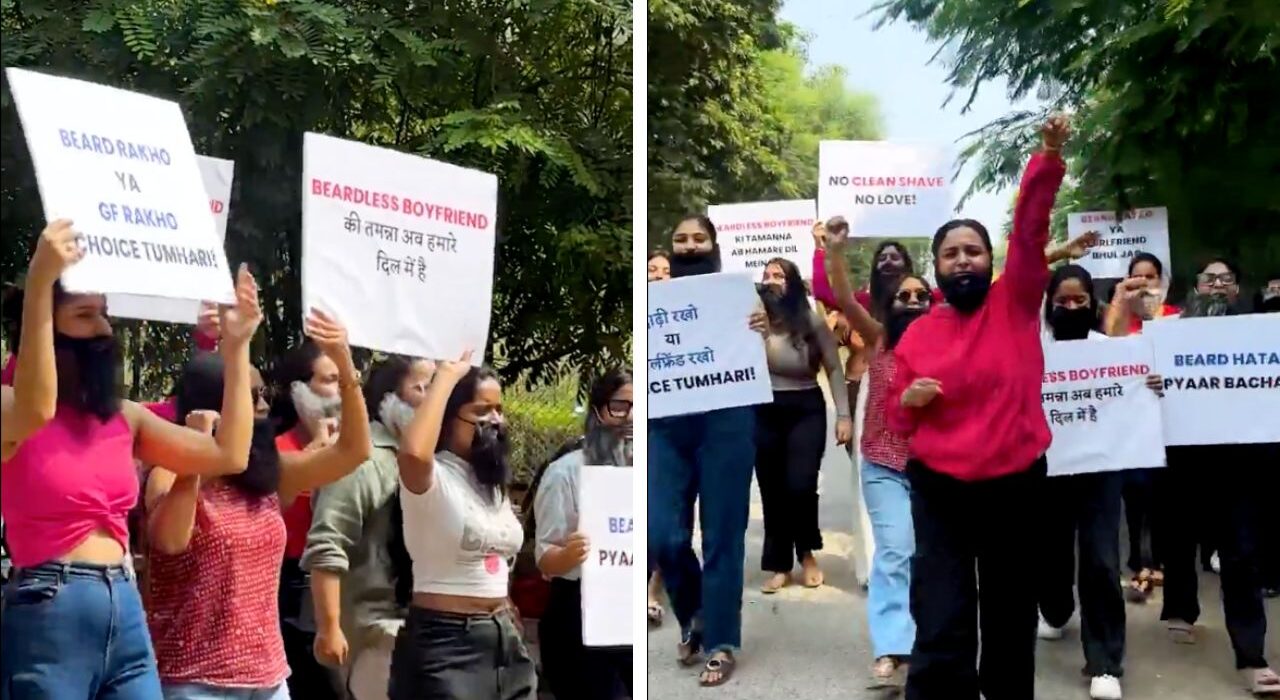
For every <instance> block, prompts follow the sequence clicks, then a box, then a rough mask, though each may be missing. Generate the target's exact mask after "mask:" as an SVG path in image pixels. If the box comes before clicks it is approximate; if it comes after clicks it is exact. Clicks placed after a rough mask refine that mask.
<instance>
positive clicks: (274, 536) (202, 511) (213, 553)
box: [147, 481, 289, 688]
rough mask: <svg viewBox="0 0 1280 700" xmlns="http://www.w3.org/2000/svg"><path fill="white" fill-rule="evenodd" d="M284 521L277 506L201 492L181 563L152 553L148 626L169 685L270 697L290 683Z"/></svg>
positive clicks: (269, 500)
mask: <svg viewBox="0 0 1280 700" xmlns="http://www.w3.org/2000/svg"><path fill="white" fill-rule="evenodd" d="M284 540H285V533H284V518H283V517H282V516H281V515H280V499H279V498H277V497H276V496H274V495H272V496H267V497H265V498H252V499H251V498H248V497H246V496H245V495H244V494H242V493H241V492H240V491H239V490H237V489H236V488H235V487H234V486H230V485H228V484H226V483H225V482H222V481H214V482H211V483H209V484H206V485H204V486H203V487H202V488H201V490H200V499H199V500H198V501H196V523H195V530H194V531H193V532H192V534H191V543H190V544H189V545H188V547H187V550H186V551H185V552H183V553H182V554H179V555H176V556H174V555H167V554H162V553H160V552H156V551H152V552H151V570H150V573H149V579H150V598H149V600H148V602H149V608H148V611H147V622H148V624H149V625H150V627H151V640H152V642H153V643H154V645H155V649H156V664H157V666H158V667H159V670H160V678H161V680H163V681H164V682H165V683H200V684H204V685H212V686H217V687H220V688H233V687H239V688H270V687H274V686H277V685H279V684H281V683H283V682H284V681H285V679H286V678H288V676H289V664H288V662H287V661H286V660H285V654H284V641H283V639H282V638H281V636H280V612H279V610H280V606H279V602H278V600H279V599H278V598H277V594H278V589H279V588H280V561H281V559H282V558H283V557H284Z"/></svg>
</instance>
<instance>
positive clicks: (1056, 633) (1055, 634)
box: [1036, 615, 1063, 642]
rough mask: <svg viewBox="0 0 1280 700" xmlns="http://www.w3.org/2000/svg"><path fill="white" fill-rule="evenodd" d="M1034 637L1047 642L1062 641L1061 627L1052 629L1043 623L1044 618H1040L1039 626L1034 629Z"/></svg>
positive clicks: (1046, 623) (1051, 626) (1052, 627)
mask: <svg viewBox="0 0 1280 700" xmlns="http://www.w3.org/2000/svg"><path fill="white" fill-rule="evenodd" d="M1036 636H1037V637H1039V638H1040V639H1043V640H1045V641H1049V642H1056V641H1058V640H1059V639H1062V636H1063V632H1062V628H1061V627H1054V626H1053V625H1051V624H1049V623H1048V622H1046V621H1045V619H1044V616H1043V615H1042V616H1040V625H1039V626H1038V627H1037V628H1036Z"/></svg>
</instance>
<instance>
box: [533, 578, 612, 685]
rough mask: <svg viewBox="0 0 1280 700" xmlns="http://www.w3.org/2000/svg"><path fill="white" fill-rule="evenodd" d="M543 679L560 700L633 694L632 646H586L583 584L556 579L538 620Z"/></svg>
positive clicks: (552, 583) (553, 580) (552, 582)
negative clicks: (545, 606) (545, 608)
mask: <svg viewBox="0 0 1280 700" xmlns="http://www.w3.org/2000/svg"><path fill="white" fill-rule="evenodd" d="M538 646H539V648H540V649H541V650H542V678H543V680H544V681H546V683H547V686H548V688H549V689H550V690H551V694H552V695H553V696H555V698H556V700H618V699H619V698H630V697H631V685H632V677H631V667H632V656H631V647H629V646H628V647H609V648H604V647H587V646H583V645H582V585H581V582H579V581H569V580H566V579H562V578H556V579H552V580H551V599H550V600H549V601H547V610H546V612H544V613H543V615H542V619H541V620H540V621H539V622H538Z"/></svg>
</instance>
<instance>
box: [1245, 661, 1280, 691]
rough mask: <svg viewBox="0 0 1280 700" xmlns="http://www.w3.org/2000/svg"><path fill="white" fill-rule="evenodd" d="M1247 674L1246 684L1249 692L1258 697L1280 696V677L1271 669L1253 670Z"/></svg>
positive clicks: (1246, 672)
mask: <svg viewBox="0 0 1280 700" xmlns="http://www.w3.org/2000/svg"><path fill="white" fill-rule="evenodd" d="M1244 673H1245V683H1246V687H1248V689H1249V692H1251V693H1253V694H1254V695H1256V696H1258V697H1273V696H1276V695H1280V676H1277V675H1276V672H1275V671H1272V670H1271V669H1269V668H1251V669H1248V670H1247V671H1245V672H1244Z"/></svg>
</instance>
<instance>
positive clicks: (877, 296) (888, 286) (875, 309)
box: [868, 240, 916, 321]
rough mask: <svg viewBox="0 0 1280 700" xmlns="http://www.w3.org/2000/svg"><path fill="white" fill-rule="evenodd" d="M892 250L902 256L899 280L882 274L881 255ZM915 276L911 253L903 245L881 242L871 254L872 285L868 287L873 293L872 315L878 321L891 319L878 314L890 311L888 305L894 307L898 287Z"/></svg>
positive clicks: (914, 264)
mask: <svg viewBox="0 0 1280 700" xmlns="http://www.w3.org/2000/svg"><path fill="white" fill-rule="evenodd" d="M890 248H893V249H895V250H897V251H898V254H899V255H901V256H902V274H900V275H896V277H897V279H894V278H893V277H886V276H884V275H882V274H880V268H879V264H880V255H881V254H882V253H884V251H886V250H888V249H890ZM914 274H916V263H915V260H912V259H911V252H910V251H908V250H907V247H906V246H904V245H902V243H900V242H899V241H895V240H887V241H881V242H880V245H878V246H876V249H875V252H873V253H872V254H871V283H870V284H869V285H868V286H869V288H870V291H871V315H872V316H873V317H874V318H875V319H876V320H877V321H884V320H885V319H886V318H889V317H888V316H887V315H880V316H877V315H876V314H880V313H884V312H886V311H887V310H888V309H887V308H886V305H887V306H888V307H892V306H893V295H894V294H897V293H898V286H899V285H901V284H902V280H903V279H906V277H907V276H908V275H914Z"/></svg>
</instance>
